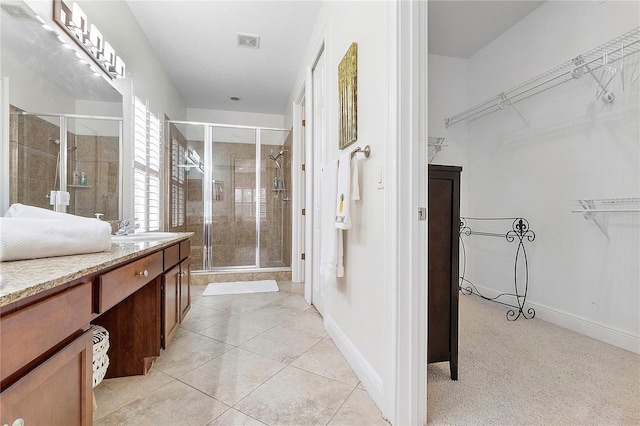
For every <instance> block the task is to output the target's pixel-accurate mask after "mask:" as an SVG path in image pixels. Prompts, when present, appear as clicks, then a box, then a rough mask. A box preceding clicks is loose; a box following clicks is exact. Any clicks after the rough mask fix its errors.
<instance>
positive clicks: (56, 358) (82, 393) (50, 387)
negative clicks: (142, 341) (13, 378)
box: [0, 330, 93, 426]
mask: <svg viewBox="0 0 640 426" xmlns="http://www.w3.org/2000/svg"><path fill="white" fill-rule="evenodd" d="M92 337H93V332H92V331H91V330H89V331H87V332H85V333H84V334H82V335H81V336H80V337H78V338H76V339H75V340H73V341H72V342H71V343H69V344H68V345H67V346H65V347H63V348H62V349H61V350H59V351H58V352H57V353H55V354H54V355H52V356H51V357H50V358H48V359H47V360H46V361H44V362H43V363H41V364H40V365H38V366H37V367H36V368H35V369H33V370H32V371H31V372H30V373H28V374H27V375H25V376H24V377H22V378H21V379H20V380H18V381H17V382H16V383H14V384H13V385H12V386H10V387H9V388H7V389H6V390H4V391H3V392H2V393H1V394H0V424H2V425H5V424H8V425H11V424H14V422H15V421H16V420H17V419H22V420H23V421H24V423H23V424H24V425H68V426H74V425H90V424H92V403H91V401H92V398H91V386H92V380H93V379H92V377H93V376H92V374H93V369H92V364H91V363H92V356H93V354H92V352H93V341H92ZM18 424H19V423H18Z"/></svg>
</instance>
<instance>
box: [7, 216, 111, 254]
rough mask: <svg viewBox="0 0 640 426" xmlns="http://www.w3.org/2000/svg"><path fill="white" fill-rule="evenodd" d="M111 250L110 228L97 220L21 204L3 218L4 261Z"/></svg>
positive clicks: (105, 223)
mask: <svg viewBox="0 0 640 426" xmlns="http://www.w3.org/2000/svg"><path fill="white" fill-rule="evenodd" d="M110 249H111V226H110V225H109V224H108V223H107V222H102V221H100V220H98V219H91V218H87V217H80V216H74V215H71V214H66V213H59V212H54V211H51V210H46V209H41V208H38V207H32V206H24V205H21V204H14V205H12V206H11V207H10V208H9V210H8V211H7V215H6V217H0V261H1V262H7V261H12V260H22V259H37V258H42V257H54V256H67V255H72V254H85V253H95V252H100V251H105V250H110Z"/></svg>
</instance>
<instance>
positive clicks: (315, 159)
mask: <svg viewBox="0 0 640 426" xmlns="http://www.w3.org/2000/svg"><path fill="white" fill-rule="evenodd" d="M323 52H324V48H323V49H322V50H321V52H320V54H319V55H318V59H317V60H316V63H315V66H314V67H313V69H312V71H311V80H312V85H313V87H312V91H313V95H312V99H313V101H312V102H313V109H312V114H313V120H312V123H311V125H312V126H313V128H312V134H313V138H312V139H313V140H312V144H311V145H312V149H311V150H310V152H311V155H312V165H313V167H312V174H313V178H312V179H313V197H312V198H313V215H312V219H311V220H312V221H313V237H312V238H313V240H312V245H313V251H312V258H313V265H312V281H311V283H312V288H313V290H312V297H311V303H312V304H313V305H314V306H315V307H316V309H317V310H318V312H320V315H322V316H324V309H325V294H326V289H325V285H324V283H323V282H322V280H321V279H320V268H319V266H320V238H321V235H322V229H321V226H320V224H321V222H322V221H321V220H320V219H321V218H320V198H321V197H320V194H321V191H320V184H321V182H322V181H321V179H320V173H321V170H322V166H323V164H324V158H325V156H324V152H325V133H326V131H325V129H326V120H325V91H326V86H325V64H324V53H323Z"/></svg>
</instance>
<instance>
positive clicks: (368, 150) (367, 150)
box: [351, 145, 371, 158]
mask: <svg viewBox="0 0 640 426" xmlns="http://www.w3.org/2000/svg"><path fill="white" fill-rule="evenodd" d="M359 152H363V153H364V158H369V156H370V155H371V145H366V146H365V147H364V148H360V147H357V148H356V149H354V150H353V151H351V157H353V156H354V155H356V154H357V153H359Z"/></svg>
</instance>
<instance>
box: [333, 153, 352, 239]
mask: <svg viewBox="0 0 640 426" xmlns="http://www.w3.org/2000/svg"><path fill="white" fill-rule="evenodd" d="M350 205H351V152H347V153H345V154H342V155H341V156H340V158H339V159H338V193H337V195H336V228H338V229H349V228H351V209H350V207H351V206H350Z"/></svg>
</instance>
